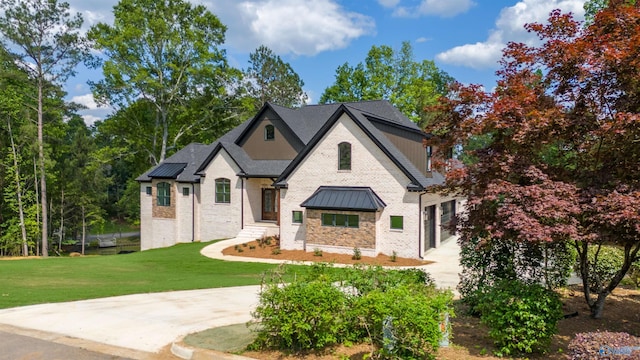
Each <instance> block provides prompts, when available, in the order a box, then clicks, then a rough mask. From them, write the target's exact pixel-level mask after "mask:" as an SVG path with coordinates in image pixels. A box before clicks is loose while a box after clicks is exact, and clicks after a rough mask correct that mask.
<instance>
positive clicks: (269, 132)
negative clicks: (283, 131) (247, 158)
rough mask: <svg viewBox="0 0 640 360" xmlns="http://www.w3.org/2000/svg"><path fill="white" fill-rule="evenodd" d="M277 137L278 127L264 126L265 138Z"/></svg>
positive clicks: (270, 139) (268, 139) (271, 139)
mask: <svg viewBox="0 0 640 360" xmlns="http://www.w3.org/2000/svg"><path fill="white" fill-rule="evenodd" d="M275 138H276V129H275V128H274V127H273V125H267V126H265V127H264V140H265V141H273V140H274V139H275Z"/></svg>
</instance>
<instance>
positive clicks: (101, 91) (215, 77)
mask: <svg viewBox="0 0 640 360" xmlns="http://www.w3.org/2000/svg"><path fill="white" fill-rule="evenodd" d="M113 12H114V17H115V19H114V23H113V25H108V24H104V23H100V24H97V25H95V26H93V27H92V28H91V30H90V31H89V34H88V36H89V38H90V39H91V40H92V41H93V42H94V44H95V47H96V48H97V49H98V50H100V51H102V54H103V55H104V57H105V58H106V60H104V63H103V67H102V71H103V74H104V80H101V81H99V82H97V83H93V84H92V88H93V92H94V96H95V97H96V99H98V101H100V102H102V103H109V104H111V105H113V106H116V107H119V108H120V109H122V108H124V107H126V106H130V105H132V104H133V103H134V102H136V101H138V100H139V99H144V101H146V103H147V104H149V105H151V106H152V107H153V114H154V119H153V122H154V126H153V129H152V130H151V132H150V134H151V135H152V136H153V140H152V142H151V144H152V148H151V149H150V150H151V151H150V156H151V158H152V162H153V163H154V164H157V163H159V162H161V161H163V160H164V159H165V157H166V156H167V151H168V150H170V147H175V146H176V144H177V143H178V141H179V139H180V138H181V137H182V136H184V135H185V134H188V133H190V132H191V131H193V130H194V129H196V128H197V126H198V125H199V124H200V120H198V121H192V120H194V119H189V121H184V122H181V121H180V120H181V118H180V117H178V116H177V110H178V109H179V107H180V106H183V105H184V104H185V101H186V100H188V99H190V98H191V97H194V96H196V95H197V94H198V93H199V91H200V90H201V89H202V88H205V87H208V88H211V89H215V92H222V93H224V92H225V91H226V86H225V85H226V84H227V81H228V77H229V71H228V68H227V64H226V58H225V53H224V51H223V50H222V49H220V48H219V47H218V46H219V45H221V44H222V43H223V42H224V33H225V31H226V27H225V26H224V25H223V24H222V23H221V22H220V20H219V19H218V18H217V17H216V16H215V15H214V14H212V13H211V12H209V11H207V10H206V8H205V7H204V6H202V5H197V6H194V5H192V4H191V3H189V2H187V1H183V0H160V1H156V0H121V1H120V2H119V3H118V4H117V5H116V6H114V8H113Z"/></svg>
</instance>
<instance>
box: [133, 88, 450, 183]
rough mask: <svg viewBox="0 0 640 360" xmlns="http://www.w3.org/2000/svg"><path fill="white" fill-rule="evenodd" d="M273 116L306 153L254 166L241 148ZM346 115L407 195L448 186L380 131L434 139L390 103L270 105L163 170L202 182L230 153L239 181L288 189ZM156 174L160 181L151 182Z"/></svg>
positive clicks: (176, 158)
mask: <svg viewBox="0 0 640 360" xmlns="http://www.w3.org/2000/svg"><path fill="white" fill-rule="evenodd" d="M269 111H272V112H273V113H275V114H276V115H277V116H278V117H279V118H280V119H281V120H282V122H283V124H284V125H285V126H286V127H287V128H288V130H290V133H291V134H292V136H295V137H297V139H294V140H295V141H300V142H301V143H302V144H304V147H303V148H302V150H301V151H300V152H299V153H298V155H297V156H296V157H295V158H294V159H293V160H254V159H252V158H251V157H250V156H249V155H248V154H247V153H246V152H245V150H244V149H243V148H242V147H241V146H240V144H242V141H243V139H244V138H245V137H247V136H248V135H249V134H250V133H251V132H252V131H254V129H255V128H256V126H258V124H259V122H260V121H261V120H262V119H263V118H264V116H265V114H266V113H267V112H269ZM345 113H346V114H347V115H348V116H349V117H350V118H351V119H352V120H353V121H354V122H355V123H356V124H357V125H358V126H359V127H360V129H362V131H363V132H364V133H365V134H366V135H367V136H368V137H369V138H370V139H371V140H372V141H373V142H374V143H375V144H376V145H377V146H378V147H379V148H380V149H381V150H382V151H383V152H384V153H385V154H386V155H387V156H388V157H389V158H390V159H391V160H392V161H393V162H394V164H395V165H396V166H398V168H399V169H400V170H401V171H402V172H403V173H404V174H405V175H406V176H407V178H409V179H410V183H409V184H407V189H409V190H416V191H418V190H424V189H426V188H427V187H429V186H431V185H434V184H442V183H443V182H444V177H443V176H442V175H441V174H439V173H437V172H433V173H432V174H431V177H428V176H425V175H424V174H423V173H422V171H420V170H419V169H417V168H416V167H415V166H414V165H413V164H412V162H411V161H410V160H409V159H408V158H407V157H406V156H405V155H404V154H403V153H402V152H401V151H400V150H399V149H398V148H397V147H396V146H395V145H394V144H393V143H392V142H391V141H390V140H389V138H387V136H385V135H384V134H383V133H382V132H381V131H380V130H379V129H378V128H377V127H376V126H375V124H380V123H383V124H386V125H389V126H393V127H397V128H401V129H403V130H408V131H411V132H414V133H416V134H420V135H421V136H425V137H428V135H427V134H425V133H424V132H422V131H421V130H420V128H419V127H418V126H417V125H416V124H415V123H413V122H412V121H411V120H409V119H408V118H407V117H406V116H404V115H403V114H402V113H401V112H400V111H399V110H398V109H396V108H395V107H394V106H393V105H391V103H389V102H388V101H386V100H374V101H361V102H350V103H335V104H320V105H307V106H303V107H301V108H296V109H290V108H286V107H283V106H279V105H275V104H271V103H266V104H265V105H264V106H263V107H262V109H260V111H259V112H258V113H257V114H256V116H254V117H253V118H251V119H249V120H247V121H245V122H243V123H242V124H240V125H239V126H237V127H235V128H234V129H232V130H231V131H229V132H227V133H226V134H225V135H223V136H222V137H220V138H219V139H218V140H216V141H215V142H213V143H212V144H210V145H203V144H195V143H194V144H189V145H188V146H187V147H185V148H184V149H182V150H180V151H178V152H177V153H176V154H174V155H172V156H171V157H169V158H167V159H166V160H165V161H164V162H163V164H165V163H186V164H187V166H186V167H184V169H183V171H182V172H181V173H180V174H178V175H177V177H176V180H177V181H182V182H199V181H200V177H201V176H202V175H204V170H205V169H206V168H207V166H208V165H209V163H210V162H211V161H212V160H213V158H214V157H215V156H216V155H217V154H218V153H219V152H220V151H221V150H222V149H224V150H225V151H226V152H227V153H228V154H229V156H230V157H231V158H232V159H233V161H234V162H235V163H236V165H237V166H238V168H240V172H239V173H238V176H243V177H263V178H273V179H276V180H275V182H274V186H276V187H286V186H287V185H286V180H287V177H288V176H289V175H290V174H291V173H292V172H293V170H294V169H295V168H296V167H297V166H298V165H299V164H300V162H301V161H302V160H303V159H304V158H305V157H306V156H307V155H308V154H309V153H310V151H311V150H312V149H313V148H314V147H315V145H316V144H317V143H318V142H319V141H320V140H321V139H322V137H323V136H324V135H325V134H326V133H327V132H328V131H329V130H330V129H331V126H333V124H334V123H335V122H336V121H337V120H338V119H339V118H340V116H341V115H342V114H345ZM288 132H289V131H288ZM161 165H162V164H161ZM159 166H160V165H159ZM156 168H157V167H154V168H152V169H150V170H149V171H147V172H146V173H145V174H143V175H141V176H140V177H138V178H137V179H136V180H138V181H151V179H152V178H153V177H158V176H157V173H154V171H155V170H156ZM152 174H154V175H155V176H151V175H152Z"/></svg>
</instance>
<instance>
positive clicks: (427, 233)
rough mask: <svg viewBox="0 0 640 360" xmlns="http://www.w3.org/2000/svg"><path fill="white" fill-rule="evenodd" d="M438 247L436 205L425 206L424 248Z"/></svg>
mask: <svg viewBox="0 0 640 360" xmlns="http://www.w3.org/2000/svg"><path fill="white" fill-rule="evenodd" d="M434 247H436V206H435V205H431V206H427V207H425V208H424V250H425V251H427V250H429V249H431V248H434Z"/></svg>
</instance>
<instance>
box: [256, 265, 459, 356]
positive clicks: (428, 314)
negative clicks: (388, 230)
mask: <svg viewBox="0 0 640 360" xmlns="http://www.w3.org/2000/svg"><path fill="white" fill-rule="evenodd" d="M332 270H334V269H333V268H332V266H331V265H329V264H317V265H313V266H312V267H311V269H310V271H309V272H308V273H307V274H306V275H303V276H299V277H296V278H297V280H295V281H294V282H293V283H289V284H283V283H281V280H282V277H281V276H272V277H266V278H267V279H270V280H268V281H270V283H269V284H267V285H266V286H265V290H263V291H262V293H261V295H260V303H259V305H258V307H257V308H256V311H255V312H253V313H252V316H253V318H254V321H253V322H254V323H257V324H258V325H259V327H258V337H257V340H256V341H255V342H254V343H253V345H252V348H256V349H263V348H276V349H284V350H294V351H300V350H313V349H322V348H325V347H326V346H330V345H333V344H337V343H354V342H355V343H360V342H371V343H373V344H374V345H377V347H378V349H379V350H378V353H377V354H375V355H378V356H380V357H381V358H395V359H424V358H433V357H434V354H435V351H436V349H437V346H438V342H439V341H440V340H442V334H441V331H440V324H441V322H442V321H443V318H444V316H445V314H449V316H453V307H452V302H453V295H452V293H451V292H450V291H440V290H437V289H435V286H433V280H431V278H430V277H429V275H428V274H427V273H425V272H424V271H421V270H416V269H411V270H386V269H383V268H381V267H379V266H378V267H373V266H369V267H365V266H362V265H360V266H354V267H352V268H347V269H340V270H341V271H332ZM385 319H391V325H390V330H391V333H392V334H393V341H391V342H390V341H388V338H387V341H386V342H385V337H384V336H383V330H384V322H385ZM387 329H388V330H389V328H387ZM449 333H450V332H449ZM372 355H373V354H372Z"/></svg>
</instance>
